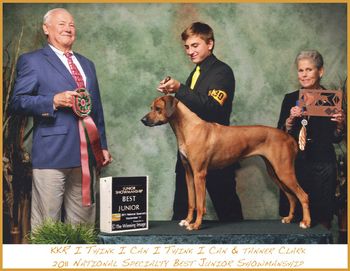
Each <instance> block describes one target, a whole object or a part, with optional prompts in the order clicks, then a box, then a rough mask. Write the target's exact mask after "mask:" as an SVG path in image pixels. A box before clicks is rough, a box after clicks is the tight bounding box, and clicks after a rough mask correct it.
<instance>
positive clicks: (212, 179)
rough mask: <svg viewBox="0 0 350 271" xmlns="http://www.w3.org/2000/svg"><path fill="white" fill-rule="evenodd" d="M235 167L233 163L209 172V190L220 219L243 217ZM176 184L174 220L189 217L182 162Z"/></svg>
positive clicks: (177, 172)
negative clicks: (237, 190) (237, 191)
mask: <svg viewBox="0 0 350 271" xmlns="http://www.w3.org/2000/svg"><path fill="white" fill-rule="evenodd" d="M235 168H236V165H232V166H229V167H227V168H224V169H221V170H213V171H209V172H208V174H207V179H206V187H207V191H208V193H209V196H210V198H211V200H212V202H213V206H214V209H215V211H216V214H217V216H218V218H219V220H220V221H239V220H242V219H243V214H242V207H241V202H240V200H239V198H238V195H237V193H236V180H235ZM175 185H176V187H175V197H174V206H173V211H174V213H173V217H172V220H181V219H184V218H186V217H187V212H188V197H187V185H186V175H185V169H184V168H183V166H182V164H181V162H180V163H179V162H178V163H177V167H176V184H175Z"/></svg>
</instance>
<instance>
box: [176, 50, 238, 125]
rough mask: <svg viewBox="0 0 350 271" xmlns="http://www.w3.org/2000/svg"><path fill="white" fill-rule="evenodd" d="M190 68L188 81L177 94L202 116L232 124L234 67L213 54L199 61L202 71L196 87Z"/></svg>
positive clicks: (209, 119)
mask: <svg viewBox="0 0 350 271" xmlns="http://www.w3.org/2000/svg"><path fill="white" fill-rule="evenodd" d="M194 71H195V69H194V70H193V71H192V72H191V74H190V76H189V77H188V79H187V81H186V85H184V84H181V86H180V89H179V90H178V91H177V93H176V95H175V97H176V98H177V99H179V100H180V101H181V102H183V103H184V104H185V105H186V106H187V107H188V108H189V109H190V110H191V111H193V112H194V113H196V114H197V115H198V116H199V117H200V118H201V119H203V120H205V121H209V122H216V123H219V124H223V125H229V124H230V114H231V111H232V101H233V96H234V90H235V78H234V75H233V71H232V69H231V68H230V67H229V66H228V65H227V64H225V63H224V62H222V61H220V60H218V59H217V58H216V57H215V56H214V55H209V56H208V57H207V58H206V59H205V60H204V61H203V62H202V63H201V64H200V75H199V77H198V79H197V82H196V85H195V87H194V89H193V90H191V89H190V84H191V80H192V75H193V73H194Z"/></svg>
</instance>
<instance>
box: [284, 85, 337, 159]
mask: <svg viewBox="0 0 350 271" xmlns="http://www.w3.org/2000/svg"><path fill="white" fill-rule="evenodd" d="M298 99H299V90H297V91H294V92H292V93H288V94H286V95H285V97H284V99H283V102H282V107H281V113H280V117H279V120H278V126H277V127H278V128H279V129H282V130H285V122H286V119H287V118H288V117H289V115H290V109H291V108H292V107H294V106H296V102H297V100H298ZM306 119H307V120H308V124H307V126H306V130H307V143H306V146H305V151H304V153H303V154H304V155H305V158H307V159H309V160H311V161H334V160H335V151H334V146H333V143H338V142H340V141H341V140H342V136H340V135H337V134H336V133H335V130H336V122H334V121H331V120H330V117H316V116H311V117H310V118H307V117H306ZM301 120H302V118H301V117H300V118H295V120H294V122H293V126H292V129H291V130H290V131H289V133H290V134H291V135H292V136H293V137H294V138H295V140H296V141H298V138H299V132H300V129H301V127H302V125H301Z"/></svg>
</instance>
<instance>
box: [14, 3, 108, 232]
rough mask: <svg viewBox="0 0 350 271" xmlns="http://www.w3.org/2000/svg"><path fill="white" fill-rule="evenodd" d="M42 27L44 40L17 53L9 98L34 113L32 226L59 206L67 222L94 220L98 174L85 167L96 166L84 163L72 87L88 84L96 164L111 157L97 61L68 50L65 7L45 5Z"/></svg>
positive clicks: (69, 19) (21, 110)
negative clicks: (41, 44) (31, 49)
mask: <svg viewBox="0 0 350 271" xmlns="http://www.w3.org/2000/svg"><path fill="white" fill-rule="evenodd" d="M43 30H44V33H45V35H46V36H47V42H48V44H47V45H46V46H45V47H44V48H42V49H39V50H36V51H34V52H30V53H26V54H23V55H21V56H20V57H19V59H18V62H17V78H16V82H15V86H14V91H13V96H12V100H11V110H12V111H13V112H14V113H16V114H22V115H27V116H33V119H34V131H33V146H32V164H33V184H32V210H31V226H32V229H33V228H35V227H36V226H38V225H40V224H42V222H43V221H44V220H45V219H48V218H50V219H53V220H60V219H61V215H62V212H61V209H62V206H64V221H65V222H69V223H73V224H74V223H94V222H95V209H96V208H95V204H94V202H93V184H94V182H93V181H94V178H93V176H94V175H96V174H95V171H94V170H92V171H89V168H90V169H91V168H94V169H95V168H96V164H95V166H92V167H91V165H90V167H89V166H88V168H87V169H86V167H85V168H84V167H83V166H82V165H83V164H84V165H86V161H84V159H85V160H86V157H85V156H84V157H85V158H84V157H83V155H85V154H83V153H81V152H82V150H83V147H81V143H82V142H84V140H85V141H86V138H85V139H84V136H82V135H81V132H82V131H83V133H82V134H83V135H84V130H81V129H80V125H81V124H80V123H79V122H80V121H82V120H81V119H80V118H79V116H78V115H77V114H74V112H73V110H72V107H73V104H74V100H75V99H78V98H80V97H81V94H79V93H78V92H77V91H75V90H76V89H82V88H83V89H86V90H87V91H88V92H89V94H90V98H91V102H92V105H93V106H92V111H91V113H90V116H91V118H90V117H89V118H90V119H91V120H92V123H93V124H95V130H96V127H97V130H98V132H97V138H99V142H98V143H99V144H98V145H100V149H99V153H100V166H105V165H107V164H108V163H110V162H111V161H112V158H111V155H110V153H109V152H108V150H107V141H106V133H105V125H104V117H103V110H102V104H101V99H100V92H99V86H98V82H97V78H96V71H95V66H94V64H93V63H92V62H91V61H90V60H88V59H87V58H85V57H83V56H82V55H79V54H77V53H75V52H73V51H72V46H73V44H74V41H75V37H76V29H75V24H74V19H73V16H72V15H71V14H70V13H69V12H68V11H67V10H65V9H62V8H56V9H52V10H50V11H48V12H47V13H46V14H45V16H44V22H43ZM87 97H88V96H87ZM87 141H88V140H87ZM82 145H83V144H82ZM94 158H96V159H95V160H97V157H94ZM90 160H91V155H90ZM84 178H85V179H84ZM82 180H85V183H84V181H82ZM86 180H87V181H88V182H86ZM90 192H91V193H90ZM90 195H92V196H91V197H90ZM84 197H85V198H84Z"/></svg>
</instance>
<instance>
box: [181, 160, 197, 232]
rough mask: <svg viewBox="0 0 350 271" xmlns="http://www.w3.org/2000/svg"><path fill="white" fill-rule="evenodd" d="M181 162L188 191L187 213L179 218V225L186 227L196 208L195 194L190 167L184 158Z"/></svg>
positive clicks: (191, 219)
mask: <svg viewBox="0 0 350 271" xmlns="http://www.w3.org/2000/svg"><path fill="white" fill-rule="evenodd" d="M182 164H183V166H184V168H185V171H186V184H187V193H188V213H187V217H186V218H185V219H183V220H181V221H180V223H179V225H180V226H186V227H188V226H189V225H190V224H191V223H192V221H193V213H194V210H195V208H196V195H195V190H194V181H193V172H192V169H191V167H190V165H189V164H188V162H187V161H186V160H185V161H182Z"/></svg>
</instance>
